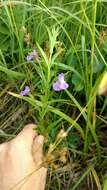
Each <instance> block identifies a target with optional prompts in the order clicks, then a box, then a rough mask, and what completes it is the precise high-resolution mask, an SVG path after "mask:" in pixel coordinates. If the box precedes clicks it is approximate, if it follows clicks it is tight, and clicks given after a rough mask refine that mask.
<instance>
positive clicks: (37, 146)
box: [32, 135, 44, 165]
mask: <svg viewBox="0 0 107 190" xmlns="http://www.w3.org/2000/svg"><path fill="white" fill-rule="evenodd" d="M43 143H44V137H43V136H42V135H39V136H37V137H35V139H34V142H33V146H32V154H33V159H34V161H35V164H36V165H39V164H41V163H42V158H43Z"/></svg>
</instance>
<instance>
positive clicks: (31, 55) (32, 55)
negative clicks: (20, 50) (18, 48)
mask: <svg viewBox="0 0 107 190" xmlns="http://www.w3.org/2000/svg"><path fill="white" fill-rule="evenodd" d="M35 59H37V60H38V52H37V50H36V49H34V50H33V52H31V53H29V54H28V55H27V57H26V60H27V61H34V60H35Z"/></svg>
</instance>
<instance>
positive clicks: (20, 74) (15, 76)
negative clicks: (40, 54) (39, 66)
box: [0, 66, 25, 79]
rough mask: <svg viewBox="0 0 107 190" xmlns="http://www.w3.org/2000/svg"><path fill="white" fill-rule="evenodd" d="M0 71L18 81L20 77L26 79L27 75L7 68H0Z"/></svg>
mask: <svg viewBox="0 0 107 190" xmlns="http://www.w3.org/2000/svg"><path fill="white" fill-rule="evenodd" d="M0 71H1V72H4V73H5V74H7V75H8V76H9V77H13V78H16V79H18V78H19V77H21V78H24V77H25V75H24V74H23V73H20V72H16V71H12V70H10V69H8V68H6V67H3V66H0Z"/></svg>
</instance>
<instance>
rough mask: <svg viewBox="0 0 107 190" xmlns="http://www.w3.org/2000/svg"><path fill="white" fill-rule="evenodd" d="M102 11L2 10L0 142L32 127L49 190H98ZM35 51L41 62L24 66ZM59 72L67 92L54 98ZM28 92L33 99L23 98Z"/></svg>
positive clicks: (105, 49) (54, 6)
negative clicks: (26, 90) (40, 146)
mask: <svg viewBox="0 0 107 190" xmlns="http://www.w3.org/2000/svg"><path fill="white" fill-rule="evenodd" d="M106 9H107V3H106V1H101V0H99V1H98V0H93V1H91V0H90V1H83V0H80V1H79V0H77V1H73V0H71V1H68V0H63V1H62V0H58V1H55V0H51V1H46V0H42V1H40V0H27V1H10V0H8V1H3V0H1V3H0V12H1V14H0V79H1V83H0V126H1V129H0V136H1V142H3V141H7V140H9V139H11V138H13V137H14V136H15V135H16V134H17V133H18V132H19V131H20V130H21V129H22V127H23V126H24V124H26V123H28V122H35V123H37V125H38V129H37V130H38V132H39V133H41V134H43V135H44V136H45V144H44V149H45V151H44V154H45V161H47V162H48V168H49V174H48V178H47V186H46V189H47V190H48V189H50V190H51V189H54V190H55V189H57V190H58V189H61V190H62V189H65V188H66V189H68V190H69V189H72V190H75V189H83V188H84V189H87V188H88V189H98V190H100V189H102V184H103V177H104V176H105V175H106V167H107V164H106V161H107V159H106V143H105V142H106V139H107V138H106V102H107V101H106V97H105V100H104V97H102V96H98V87H99V84H100V81H101V79H102V77H103V71H105V70H106V53H107V29H106V27H107V21H106V16H107V15H106V11H107V10H106ZM34 48H36V50H37V52H38V56H39V60H35V61H33V62H32V61H30V62H28V61H27V60H26V57H27V55H28V54H29V53H30V52H32V51H33V49H34ZM59 73H64V76H65V80H66V81H67V83H69V88H68V89H67V90H63V91H60V92H55V91H54V90H53V88H52V86H53V83H54V82H56V81H57V77H58V74H59ZM26 85H27V86H29V87H30V94H29V95H28V96H23V97H22V96H20V91H21V90H22V89H23V88H24V86H26ZM13 102H14V103H13ZM64 148H66V150H67V151H66V154H65V155H64V156H65V157H64V158H65V160H64V159H62V157H63V156H62V155H63V149H64ZM58 152H59V153H58ZM52 155H54V157H53V156H52ZM51 156H52V157H51ZM49 157H50V158H51V159H50V160H49ZM105 184H106V183H105Z"/></svg>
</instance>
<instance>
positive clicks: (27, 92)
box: [20, 86, 30, 96]
mask: <svg viewBox="0 0 107 190" xmlns="http://www.w3.org/2000/svg"><path fill="white" fill-rule="evenodd" d="M29 92H30V88H29V86H25V88H24V90H22V91H21V92H20V95H21V96H26V95H28V94H29Z"/></svg>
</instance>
